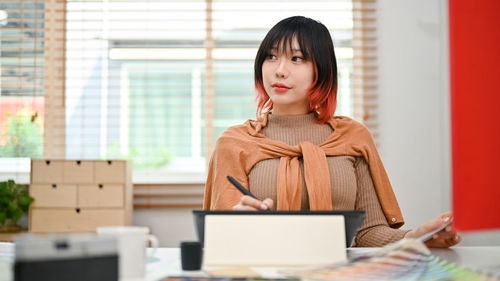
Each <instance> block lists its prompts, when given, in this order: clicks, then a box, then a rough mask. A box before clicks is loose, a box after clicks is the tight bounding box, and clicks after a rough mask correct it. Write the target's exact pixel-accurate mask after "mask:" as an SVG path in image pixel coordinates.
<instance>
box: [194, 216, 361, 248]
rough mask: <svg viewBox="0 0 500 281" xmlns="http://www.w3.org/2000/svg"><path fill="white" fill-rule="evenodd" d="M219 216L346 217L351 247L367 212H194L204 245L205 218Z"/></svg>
mask: <svg viewBox="0 0 500 281" xmlns="http://www.w3.org/2000/svg"><path fill="white" fill-rule="evenodd" d="M212 215H213V216H217V215H234V216H239V215H255V216H270V215H272V216H279V215H287V216H290V215H292V216H324V215H329V216H331V215H342V216H344V224H345V227H344V229H345V238H346V241H345V243H346V244H345V245H346V247H350V246H351V245H352V244H353V242H354V238H355V237H356V234H357V233H358V229H359V228H360V227H361V225H362V224H363V220H364V217H365V211H359V210H356V211H203V210H193V216H194V223H195V228H196V234H197V236H198V240H199V241H200V242H201V243H202V244H203V243H204V240H205V217H206V216H212Z"/></svg>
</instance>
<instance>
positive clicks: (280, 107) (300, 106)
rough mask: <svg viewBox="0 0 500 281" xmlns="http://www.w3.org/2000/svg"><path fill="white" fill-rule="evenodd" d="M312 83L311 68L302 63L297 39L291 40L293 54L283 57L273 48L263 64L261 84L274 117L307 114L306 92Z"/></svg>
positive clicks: (291, 52)
mask: <svg viewBox="0 0 500 281" xmlns="http://www.w3.org/2000/svg"><path fill="white" fill-rule="evenodd" d="M313 79H314V69H313V64H312V62H311V61H306V60H304V56H303V55H302V52H301V50H300V47H299V43H298V41H297V38H293V40H292V50H287V52H286V54H285V53H282V52H279V51H278V47H276V48H274V49H273V50H271V52H270V55H269V56H268V57H267V58H266V60H265V61H264V63H263V64H262V82H263V84H264V89H265V90H266V92H267V94H268V95H269V98H270V99H271V100H272V101H273V114H276V115H298V114H306V113H308V112H309V111H310V110H309V97H308V95H307V89H309V87H310V86H311V84H312V82H313Z"/></svg>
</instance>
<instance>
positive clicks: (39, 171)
mask: <svg viewBox="0 0 500 281" xmlns="http://www.w3.org/2000/svg"><path fill="white" fill-rule="evenodd" d="M62 179H63V161H61V160H32V161H31V183H60V182H61V181H62Z"/></svg>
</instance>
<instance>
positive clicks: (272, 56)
mask: <svg viewBox="0 0 500 281" xmlns="http://www.w3.org/2000/svg"><path fill="white" fill-rule="evenodd" d="M267 58H268V59H270V60H275V59H276V56H275V55H273V54H270V55H267Z"/></svg>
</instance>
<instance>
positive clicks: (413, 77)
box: [378, 0, 500, 245]
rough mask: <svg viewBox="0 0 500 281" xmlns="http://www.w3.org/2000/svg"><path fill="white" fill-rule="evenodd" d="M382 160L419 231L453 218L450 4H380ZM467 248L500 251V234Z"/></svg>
mask: <svg viewBox="0 0 500 281" xmlns="http://www.w3.org/2000/svg"><path fill="white" fill-rule="evenodd" d="M378 13H379V21H378V36H379V48H378V55H379V67H380V68H379V70H380V76H379V96H380V98H379V112H378V113H379V123H380V130H379V132H380V154H381V157H382V160H383V162H384V165H385V167H386V169H387V172H388V174H389V178H390V179H391V183H392V185H393V187H394V189H395V192H396V196H397V198H398V201H399V204H400V207H401V209H402V211H403V215H404V217H405V220H406V222H407V223H406V225H405V226H404V227H405V228H413V227H416V226H418V225H419V224H421V223H424V222H425V221H427V220H429V219H431V218H433V217H434V216H437V215H438V214H440V213H441V212H444V211H447V210H451V208H452V206H451V166H450V165H451V161H450V157H451V156H450V119H449V114H450V108H449V92H450V91H449V57H448V54H449V52H448V6H447V1H446V0H439V1H436V0H419V1H411V0H379V1H378ZM463 238H464V240H463V243H462V245H488V244H489V245H500V232H499V231H485V232H480V233H472V234H465V235H463Z"/></svg>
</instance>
